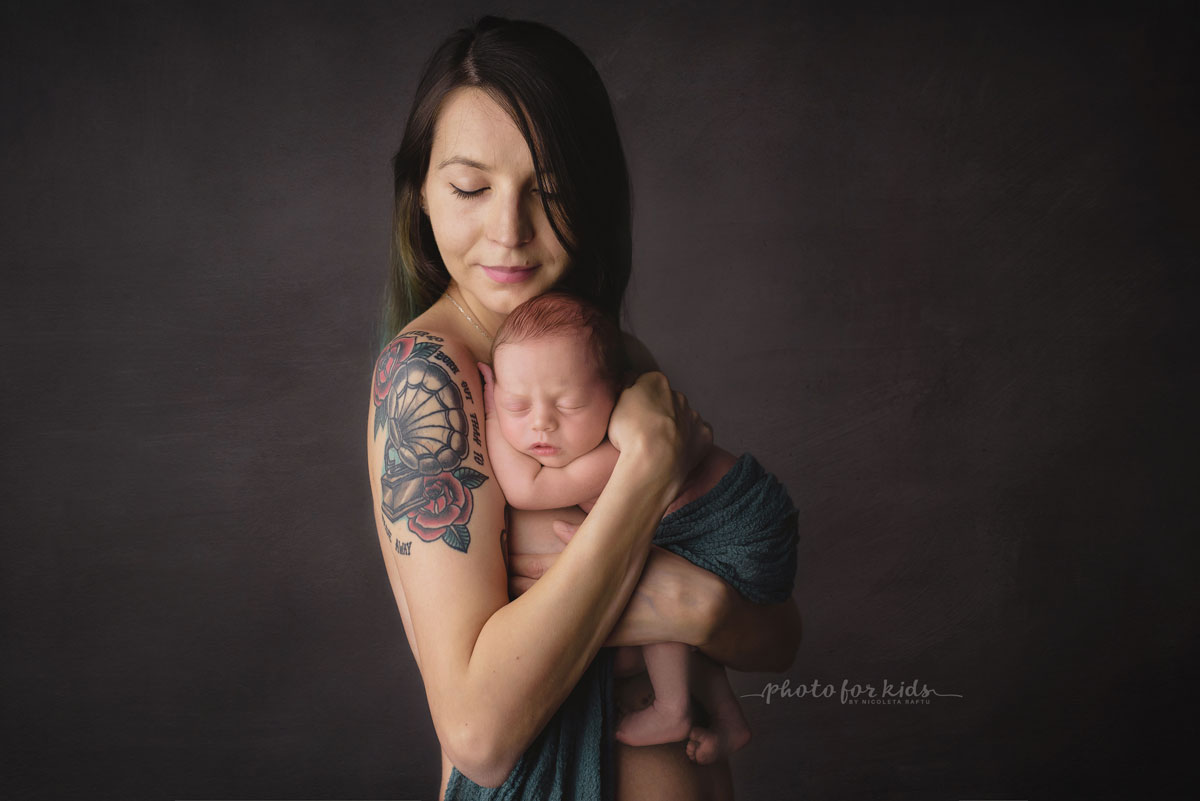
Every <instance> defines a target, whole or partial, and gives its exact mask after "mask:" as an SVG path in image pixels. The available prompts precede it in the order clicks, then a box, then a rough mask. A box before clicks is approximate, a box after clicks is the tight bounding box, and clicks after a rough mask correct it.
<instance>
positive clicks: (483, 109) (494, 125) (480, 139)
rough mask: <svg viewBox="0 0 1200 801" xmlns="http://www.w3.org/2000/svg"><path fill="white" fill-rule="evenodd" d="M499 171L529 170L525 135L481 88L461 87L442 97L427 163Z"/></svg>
mask: <svg viewBox="0 0 1200 801" xmlns="http://www.w3.org/2000/svg"><path fill="white" fill-rule="evenodd" d="M452 165H462V166H465V167H469V168H473V169H478V170H482V171H485V172H502V171H508V170H514V169H524V170H527V171H531V170H532V169H533V158H532V156H531V155H530V153H529V146H528V145H527V144H526V143H525V137H523V136H522V135H521V131H520V129H518V128H517V125H516V123H515V122H513V119H512V117H510V116H509V114H508V112H507V111H506V110H505V109H504V108H503V107H502V106H501V105H500V104H499V103H497V102H496V101H495V100H493V99H492V97H491V96H490V95H489V94H488V93H487V92H485V91H483V90H482V89H477V88H475V87H462V88H459V89H455V90H454V91H453V92H451V93H450V94H449V95H447V96H446V100H445V102H444V103H443V104H442V109H441V111H440V112H439V113H438V117H437V122H436V124H435V127H434V134H433V148H432V152H431V154H430V166H431V167H432V168H433V169H443V168H445V167H449V166H452Z"/></svg>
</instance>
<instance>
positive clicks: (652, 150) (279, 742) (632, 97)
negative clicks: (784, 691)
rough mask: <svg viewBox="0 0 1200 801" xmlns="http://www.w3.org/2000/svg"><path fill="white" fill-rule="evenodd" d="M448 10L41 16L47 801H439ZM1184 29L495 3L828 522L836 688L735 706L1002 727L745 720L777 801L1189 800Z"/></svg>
mask: <svg viewBox="0 0 1200 801" xmlns="http://www.w3.org/2000/svg"><path fill="white" fill-rule="evenodd" d="M431 5H432V4H427V3H406V2H387V3H384V2H378V3H344V4H334V3H249V4H242V3H149V2H146V3H115V4H84V3H51V4H45V3H32V2H8V3H5V4H4V8H3V11H2V12H0V13H2V15H3V16H2V19H3V31H4V37H3V46H2V47H0V52H2V55H0V92H2V103H3V106H2V108H3V115H2V118H0V137H2V141H3V173H2V175H3V184H4V189H3V197H4V199H3V213H2V214H0V234H2V240H3V253H2V258H3V290H2V295H0V310H2V312H3V323H2V324H3V328H4V331H3V343H2V345H0V353H2V355H3V375H4V380H3V386H4V390H3V406H2V409H0V411H2V414H3V418H2V419H3V444H4V460H3V474H2V480H0V504H2V508H3V529H4V537H5V554H4V558H3V561H2V562H0V574H2V575H3V593H4V596H3V598H4V603H3V618H2V619H3V638H4V657H3V668H2V673H0V676H2V679H3V697H4V701H3V714H2V715H0V719H2V720H3V723H2V724H0V725H2V726H3V731H4V736H5V740H6V743H5V747H6V754H5V758H4V763H5V773H6V775H5V778H4V781H3V783H4V787H5V790H4V795H6V796H7V797H10V798H54V797H69V796H75V797H91V798H146V799H173V798H192V799H195V798H309V799H321V798H328V799H335V798H336V799H348V798H418V797H419V798H425V799H429V798H431V797H432V796H433V793H434V791H435V787H436V777H437V762H436V754H437V751H436V744H435V741H434V738H433V731H432V728H431V726H430V723H429V719H428V712H427V710H426V707H425V705H424V702H423V696H422V692H421V688H420V684H419V679H418V676H417V673H416V671H415V668H414V665H413V662H412V659H411V657H410V655H409V654H408V652H407V648H406V646H405V644H404V639H403V634H402V630H401V625H400V620H399V617H398V615H397V614H396V611H395V608H394V605H393V603H392V600H391V597H390V594H389V590H388V587H387V584H386V580H385V576H384V571H383V567H382V564H381V562H380V559H379V553H378V548H377V545H376V543H375V535H374V533H373V531H372V523H371V514H370V508H369V507H370V503H369V488H368V486H367V481H366V469H365V463H364V432H365V428H366V424H365V414H366V409H367V400H368V389H369V370H370V363H371V359H372V355H373V354H372V351H373V347H374V330H373V325H374V317H375V311H376V309H377V306H378V302H379V298H380V290H381V284H382V278H383V272H384V268H385V263H386V259H387V243H388V220H389V206H390V197H389V177H388V172H389V167H388V160H389V158H390V156H391V154H392V151H393V149H394V147H395V145H396V144H397V142H398V139H399V132H400V127H401V125H402V122H403V118H404V114H405V112H406V110H407V106H408V103H409V101H410V99H411V93H412V91H413V89H414V84H415V81H416V77H417V73H418V69H419V66H420V64H421V62H422V61H423V59H424V58H425V57H426V55H427V54H428V52H429V51H430V50H431V48H432V46H433V45H434V43H435V42H436V41H437V40H438V39H439V38H440V37H441V36H443V35H445V34H446V33H447V32H448V31H450V30H451V29H453V28H454V27H456V26H458V25H460V24H462V23H464V22H466V21H467V20H468V19H470V17H471V16H472V15H474V14H476V13H479V12H480V11H482V10H484V9H483V8H482V7H479V6H475V5H473V4H470V3H442V4H439V7H438V8H437V9H436V10H434V9H432V8H430V7H429V6H431ZM1183 8H1184V4H1179V5H1178V6H1171V5H1166V6H1144V5H1143V6H1140V10H1137V11H1133V10H1127V11H1119V10H1118V11H1112V10H1105V11H1097V10H1095V9H1093V10H1092V11H1090V12H1089V13H1087V14H1086V15H1082V14H1081V15H1072V14H1067V13H1054V12H1047V11H1046V10H1044V9H1041V10H1037V11H1034V10H1028V11H1008V12H1004V13H999V12H992V13H987V12H975V11H972V12H970V13H966V12H962V11H959V12H956V13H953V14H950V15H947V14H943V13H934V12H932V11H928V10H917V9H915V8H914V7H912V6H911V5H910V6H908V10H907V11H905V12H903V13H899V12H894V11H893V12H885V11H882V10H878V9H875V8H872V7H869V6H866V7H859V8H857V9H845V8H843V7H842V6H840V5H839V6H836V7H835V6H832V5H827V4H814V5H812V6H810V7H806V8H803V7H798V4H797V7H793V6H792V5H791V4H773V5H772V4H761V3H753V2H751V3H749V4H738V7H737V8H736V10H735V8H734V6H733V5H732V4H730V5H721V4H717V3H704V4H700V5H697V4H695V3H682V2H676V3H665V4H661V5H658V6H656V7H654V8H652V9H645V8H643V7H641V6H640V5H638V4H633V3H614V4H608V5H605V6H604V7H603V8H594V7H592V6H591V5H585V4H582V3H566V4H564V3H562V2H558V3H549V2H541V3H539V2H527V3H517V2H514V3H508V4H504V5H503V7H502V8H500V9H499V10H500V11H502V12H504V13H508V14H510V15H513V16H526V17H532V18H537V19H541V20H544V21H546V22H549V23H550V24H552V25H554V26H556V27H558V28H560V29H561V30H562V31H564V32H565V33H566V34H567V35H569V36H571V37H572V38H574V39H576V40H577V41H578V42H579V43H580V44H581V45H582V46H583V47H584V49H585V50H586V51H587V52H588V53H589V54H590V55H591V56H592V58H593V59H594V60H595V62H596V64H597V65H598V67H599V69H600V71H601V73H602V74H603V76H604V78H605V80H606V82H607V84H608V87H609V89H610V91H611V94H612V96H613V100H614V103H615V106H616V111H617V114H618V117H619V121H620V125H621V128H622V131H623V135H624V137H625V141H626V145H627V149H628V152H629V157H630V162H631V168H632V172H633V179H634V187H635V192H636V214H637V224H636V231H635V236H636V248H637V265H636V278H635V285H634V288H633V293H632V296H631V322H632V325H633V327H634V328H635V330H636V331H637V333H638V334H639V335H640V336H641V337H642V338H643V339H644V340H645V341H646V342H647V343H649V345H650V346H651V348H652V349H653V350H654V352H655V353H656V354H657V355H658V357H659V359H660V361H661V362H662V363H663V365H664V366H665V368H666V369H667V371H668V373H669V374H670V375H671V377H672V378H673V380H674V381H675V382H676V383H677V384H679V385H680V386H682V387H683V388H684V389H685V390H686V391H687V392H688V393H689V395H690V397H691V398H692V399H693V401H694V402H695V404H696V405H697V406H698V407H699V408H700V409H701V410H703V411H704V412H705V414H706V415H707V416H708V417H709V418H710V419H712V420H713V422H714V423H715V425H716V428H717V431H718V437H719V439H720V440H721V441H722V442H723V443H724V444H726V445H727V446H729V447H731V448H734V449H740V448H744V449H749V450H752V451H754V452H755V453H756V454H758V455H759V456H760V458H761V460H762V461H763V462H764V463H765V464H766V465H767V466H768V467H770V468H771V469H774V470H775V471H777V472H778V473H779V474H780V475H781V476H782V477H783V479H784V480H785V481H786V483H787V484H788V485H789V486H790V487H791V489H792V493H793V495H794V497H795V498H796V500H797V502H798V504H799V506H800V507H801V509H802V519H803V529H802V530H803V540H802V546H801V566H800V570H799V575H798V589H797V599H798V601H799V603H800V606H801V608H802V610H803V613H804V615H805V620H806V638H805V643H804V646H803V649H802V651H801V654H800V656H799V659H798V660H797V662H796V664H795V665H794V666H793V667H792V668H791V669H790V670H789V671H788V672H787V673H786V674H785V675H783V676H776V677H768V676H760V675H735V677H734V681H735V684H736V686H737V688H738V689H739V691H740V692H742V693H744V694H752V693H759V692H761V690H762V688H763V686H764V684H765V683H766V682H767V681H768V680H774V681H782V680H783V679H787V680H788V681H789V682H790V683H791V686H793V687H795V686H797V685H801V684H807V685H811V682H813V681H814V680H817V681H820V682H822V683H832V684H834V685H836V686H838V687H840V686H841V684H842V682H849V683H850V684H854V683H859V684H867V683H871V684H874V685H875V686H876V687H877V688H881V687H882V684H883V682H884V680H887V681H889V682H891V683H893V684H898V683H901V682H911V681H914V680H916V681H918V682H920V683H921V684H922V685H926V686H928V687H930V688H932V689H935V690H937V691H938V692H941V693H953V694H956V695H958V696H961V697H935V698H932V699H931V703H929V704H920V705H916V704H909V705H895V704H890V705H878V704H876V705H853V704H848V703H847V704H843V703H842V702H841V699H840V698H837V697H834V698H786V699H779V698H776V699H774V700H773V701H772V703H771V704H769V705H768V704H766V703H765V702H764V699H762V698H757V697H750V698H746V699H744V701H745V705H746V708H747V714H748V715H749V717H750V720H751V722H752V724H753V727H754V730H755V735H756V739H755V741H754V743H753V744H752V745H751V746H750V747H749V748H748V749H746V750H745V751H744V752H743V753H741V754H738V755H737V756H736V758H735V760H734V763H735V769H736V772H737V782H738V786H739V790H740V793H741V796H742V797H744V798H791V797H797V798H800V797H803V798H813V799H826V798H828V799H834V798H837V799H856V798H861V799H874V798H895V799H964V798H1029V799H1046V798H1068V797H1074V798H1085V797H1086V798H1106V797H1107V798H1121V797H1136V796H1144V797H1150V796H1153V795H1155V794H1156V793H1163V792H1165V791H1167V790H1169V789H1172V788H1174V787H1176V786H1177V785H1178V784H1179V783H1180V782H1181V779H1180V775H1181V773H1182V771H1180V770H1179V766H1180V763H1181V762H1183V760H1184V759H1185V758H1186V759H1190V753H1188V754H1187V755H1186V756H1185V753H1184V750H1183V749H1184V744H1185V742H1186V741H1188V740H1190V739H1193V738H1191V737H1186V736H1184V735H1186V732H1187V731H1188V730H1190V731H1191V733H1192V735H1193V736H1194V731H1195V727H1194V723H1192V722H1190V721H1191V718H1189V717H1185V716H1186V715H1188V714H1190V713H1189V712H1187V711H1186V710H1187V709H1188V707H1187V704H1188V702H1190V701H1192V700H1194V698H1195V693H1194V691H1193V690H1192V689H1191V687H1190V686H1188V685H1187V683H1186V680H1187V679H1188V678H1189V676H1190V673H1189V668H1190V667H1191V666H1192V661H1193V658H1194V657H1195V656H1196V642H1197V636H1196V635H1197V614H1196V612H1197V598H1196V593H1195V592H1194V591H1192V588H1191V575H1190V573H1191V562H1192V560H1191V559H1190V557H1192V556H1193V555H1194V549H1193V548H1191V547H1190V543H1188V542H1185V540H1187V539H1191V538H1193V537H1194V536H1195V535H1196V533H1197V525H1196V517H1195V504H1194V502H1192V501H1190V500H1189V499H1190V498H1191V497H1192V495H1193V489H1192V476H1194V474H1195V470H1194V467H1193V465H1192V458H1193V456H1194V453H1195V445H1196V436H1195V435H1196V422H1195V406H1196V400H1197V392H1196V371H1195V361H1194V359H1193V355H1194V350H1193V349H1192V348H1193V346H1191V345H1187V344H1186V343H1187V342H1188V341H1189V332H1191V334H1192V335H1194V334H1195V330H1194V329H1195V323H1194V318H1193V317H1192V313H1193V312H1192V309H1191V307H1190V306H1189V303H1190V300H1191V298H1192V296H1193V295H1194V290H1195V288H1196V276H1195V267H1196V247H1195V231H1196V222H1197V215H1196V204H1195V201H1194V199H1193V197H1194V195H1193V193H1194V188H1195V185H1196V178H1197V170H1196V156H1195V145H1196V140H1195V135H1196V130H1197V128H1196V105H1195V89H1194V87H1195V84H1194V83H1193V82H1192V79H1191V75H1192V73H1191V65H1190V63H1189V62H1188V61H1187V60H1186V59H1187V50H1188V48H1189V47H1190V46H1191V45H1192V44H1193V43H1194V41H1195V39H1196V29H1195V27H1194V26H1192V25H1191V24H1190V23H1189V21H1188V20H1187V19H1186V18H1185V15H1184V14H1183V12H1182V10H1183ZM1170 720H1176V721H1179V722H1180V723H1181V724H1182V725H1183V726H1185V727H1187V728H1186V729H1184V730H1183V731H1182V732H1181V731H1180V728H1179V724H1177V725H1176V726H1170V725H1167V723H1166V721H1170ZM1184 764H1187V763H1184Z"/></svg>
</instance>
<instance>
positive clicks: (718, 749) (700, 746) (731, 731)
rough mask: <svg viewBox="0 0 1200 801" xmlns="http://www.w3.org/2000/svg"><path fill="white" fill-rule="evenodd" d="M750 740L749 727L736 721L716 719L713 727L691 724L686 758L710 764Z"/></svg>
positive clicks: (701, 763)
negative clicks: (707, 727)
mask: <svg viewBox="0 0 1200 801" xmlns="http://www.w3.org/2000/svg"><path fill="white" fill-rule="evenodd" d="M748 742H750V728H749V727H748V726H746V725H745V724H743V723H740V722H736V721H717V722H716V723H715V724H714V728H711V729H705V728H703V727H701V726H693V727H692V730H691V731H689V732H688V743H687V755H688V759H690V760H692V761H693V762H695V763H696V764H698V765H711V764H712V763H714V762H716V761H718V760H721V759H724V758H726V757H727V756H729V755H730V754H732V753H733V752H734V751H738V750H740V749H741V748H743V747H745V745H746V743H748Z"/></svg>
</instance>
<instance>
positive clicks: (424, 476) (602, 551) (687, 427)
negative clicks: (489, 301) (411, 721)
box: [368, 334, 711, 785]
mask: <svg viewBox="0 0 1200 801" xmlns="http://www.w3.org/2000/svg"><path fill="white" fill-rule="evenodd" d="M473 364H474V360H473V359H472V358H471V356H470V354H469V353H468V352H467V350H466V349H465V348H462V347H459V346H456V345H454V344H452V343H450V342H444V341H442V340H441V339H439V338H437V337H435V336H429V335H420V336H417V335H412V334H409V335H404V336H402V337H399V338H398V339H397V340H396V341H395V342H394V343H393V345H392V346H389V348H388V349H386V350H385V351H384V354H383V355H382V356H381V357H380V361H379V363H378V364H377V367H376V382H375V394H374V397H373V398H372V408H371V421H370V423H369V425H368V451H369V459H370V469H371V483H372V492H373V494H374V498H375V506H376V524H377V527H378V530H379V536H380V542H381V545H382V546H383V548H384V551H385V553H387V554H388V556H389V558H390V560H391V561H392V563H393V568H392V569H391V570H389V575H392V576H394V579H393V590H394V591H395V592H396V594H397V598H398V600H400V599H402V600H403V604H402V605H403V606H405V607H406V608H407V610H408V612H409V618H410V620H411V625H412V631H411V632H410V635H411V638H412V640H413V643H414V645H415V646H416V653H417V654H419V656H418V658H419V664H420V668H421V675H422V679H423V681H424V684H425V691H426V696H427V698H428V700H429V707H430V712H431V714H432V717H433V723H434V727H435V729H436V731H437V734H438V739H439V741H440V742H441V744H442V747H443V749H445V751H446V753H447V755H448V756H449V757H450V760H451V761H452V762H453V763H454V764H455V766H456V767H458V769H459V770H460V771H462V772H463V773H464V774H465V775H466V776H467V777H468V778H470V779H472V780H473V781H475V782H477V783H479V784H484V785H496V784H500V783H501V782H503V781H504V779H505V777H506V776H507V775H508V773H509V772H510V771H511V769H512V766H513V765H514V764H515V763H516V761H517V759H518V758H519V757H520V755H521V754H522V753H523V752H524V750H525V748H526V747H527V746H528V744H529V743H530V742H531V741H532V740H533V738H534V737H535V736H536V735H537V733H538V732H539V731H541V729H542V728H543V726H544V725H545V723H546V721H547V720H548V719H549V718H550V716H551V715H552V714H553V713H554V711H555V710H556V709H557V708H558V707H559V705H560V704H561V703H562V701H563V699H565V697H566V696H567V694H568V693H569V692H570V690H571V688H572V687H574V685H575V683H576V682H577V681H578V679H579V677H580V676H581V675H582V674H583V671H584V670H585V669H586V667H587V665H588V664H589V663H590V662H591V660H592V659H593V658H594V656H595V654H596V652H597V651H598V650H599V648H600V647H601V645H602V644H603V641H604V638H605V636H606V635H607V633H608V632H609V631H610V630H611V629H612V627H613V626H614V625H616V622H617V619H618V618H619V617H620V615H621V610H622V609H624V607H625V604H626V602H627V601H628V598H629V595H630V594H631V593H632V591H633V587H634V585H635V584H636V583H637V580H638V576H639V575H640V574H641V570H642V567H643V565H644V562H645V559H646V555H647V553H648V550H649V547H650V539H651V537H652V535H653V531H654V527H655V525H656V524H657V522H658V519H659V518H660V517H661V515H662V513H663V510H664V509H665V508H666V506H667V505H668V504H669V503H670V500H671V499H672V498H673V497H674V495H675V494H676V493H677V492H678V490H679V487H680V486H681V484H682V482H683V478H684V476H686V474H687V471H688V470H689V469H690V467H691V466H692V465H693V464H694V463H695V462H696V460H697V458H698V453H701V452H702V449H703V448H706V447H707V444H708V443H709V442H711V433H710V432H709V431H708V430H707V427H706V426H704V425H703V424H702V423H701V422H700V421H699V420H698V418H696V417H695V415H694V413H692V412H691V411H690V409H688V408H687V406H686V401H684V400H683V399H682V396H680V395H678V393H672V392H671V390H670V388H669V386H668V385H667V383H666V379H665V378H664V377H662V376H661V375H659V376H645V377H643V379H641V380H639V382H638V384H637V385H635V386H634V387H633V388H631V389H630V390H628V391H626V393H625V394H623V395H622V396H621V399H620V401H619V402H618V404H617V409H616V410H615V411H614V413H613V419H612V423H611V426H610V436H611V437H612V439H613V440H614V443H616V444H617V445H618V447H620V448H621V451H622V453H621V457H620V458H619V459H618V462H617V465H616V468H615V469H614V471H613V475H612V478H611V479H610V481H609V482H608V486H607V487H606V488H605V490H604V492H603V493H602V494H601V496H600V498H599V499H598V500H597V502H596V505H595V507H594V508H593V510H592V513H591V515H590V516H589V518H588V520H587V521H586V522H585V523H584V524H583V525H582V526H581V527H580V529H579V531H578V533H577V534H576V536H575V537H574V538H573V540H572V543H571V545H570V546H568V547H567V548H566V549H565V550H564V551H563V552H562V554H561V558H560V559H559V560H558V562H557V563H556V564H555V565H554V567H553V568H552V569H548V570H547V571H545V574H544V575H543V577H542V580H541V581H539V582H538V586H537V587H534V588H532V589H531V590H530V591H529V592H527V593H525V594H524V595H523V596H522V597H520V598H518V599H517V600H516V601H513V602H512V603H509V602H508V593H507V589H506V584H507V577H506V574H505V569H504V562H503V558H502V556H501V552H500V536H501V529H502V528H503V525H504V523H503V520H504V517H503V512H504V499H503V497H502V495H501V494H500V491H499V488H498V486H497V484H496V482H495V480H494V477H493V474H492V472H491V465H490V462H489V460H488V455H487V450H486V444H485V443H484V441H483V439H482V436H481V435H482V433H483V432H481V431H479V430H478V424H479V421H480V420H481V418H482V412H483V409H482V405H481V402H480V399H481V398H482V387H481V385H480V381H479V375H478V373H477V372H476V371H475V370H474V369H472V368H468V369H465V370H460V369H459V368H458V365H464V366H467V365H473Z"/></svg>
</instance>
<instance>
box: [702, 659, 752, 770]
mask: <svg viewBox="0 0 1200 801" xmlns="http://www.w3.org/2000/svg"><path fill="white" fill-rule="evenodd" d="M692 660H693V661H692V673H691V677H692V692H694V693H695V694H696V697H697V698H699V699H700V702H701V703H702V704H704V708H705V709H707V710H708V713H709V717H711V718H712V724H711V726H709V728H703V727H701V726H693V727H692V729H691V731H690V732H688V744H687V755H688V757H689V758H691V759H692V760H693V761H695V762H698V763H699V764H701V765H710V764H712V763H713V762H716V761H717V760H719V759H724V758H725V757H727V756H729V755H730V754H732V753H733V752H734V751H737V750H738V749H740V748H741V747H742V746H744V745H745V744H746V743H748V742H750V724H749V723H747V722H746V716H745V715H743V714H742V705H741V704H739V703H738V700H737V697H736V696H735V695H734V694H733V688H732V687H730V686H729V677H728V676H726V675H725V668H724V667H723V666H722V665H718V664H717V663H716V662H714V661H712V660H711V659H709V658H708V657H707V656H705V655H704V654H702V653H700V652H699V651H697V652H696V653H695V654H693V655H692Z"/></svg>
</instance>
